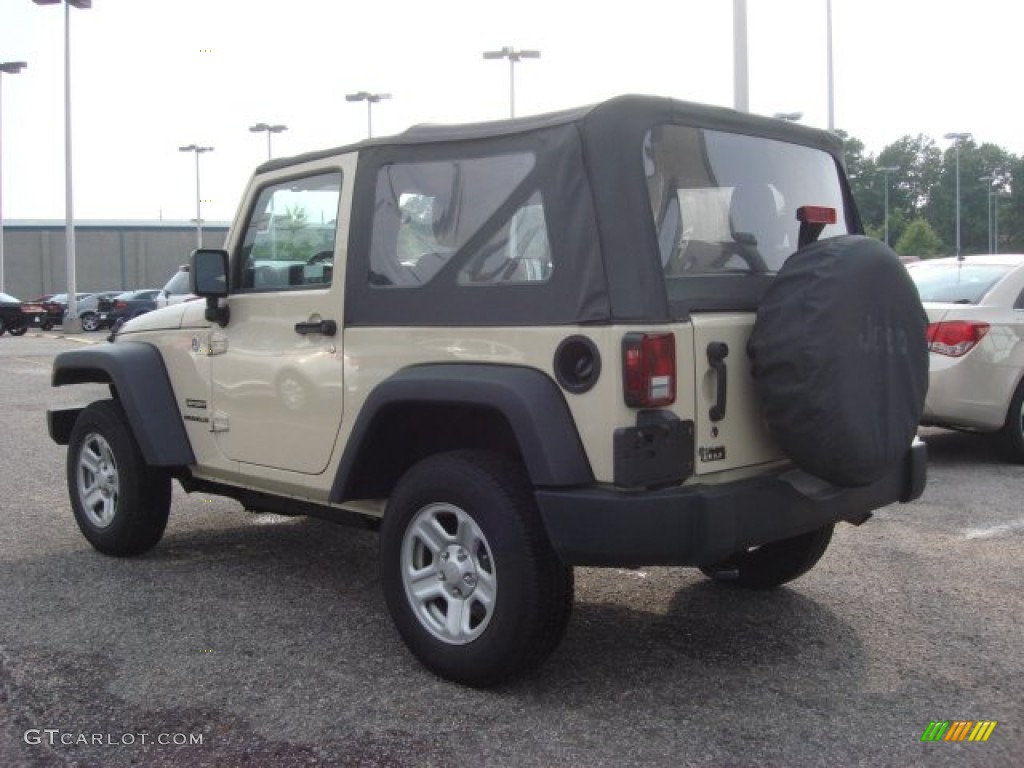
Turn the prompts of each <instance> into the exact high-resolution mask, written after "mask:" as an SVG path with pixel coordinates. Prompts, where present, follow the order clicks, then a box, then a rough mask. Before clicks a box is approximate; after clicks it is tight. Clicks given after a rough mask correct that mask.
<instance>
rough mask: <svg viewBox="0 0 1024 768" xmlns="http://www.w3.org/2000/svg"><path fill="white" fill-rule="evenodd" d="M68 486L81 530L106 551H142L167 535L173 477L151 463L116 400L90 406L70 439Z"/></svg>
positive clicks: (118, 553)
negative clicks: (143, 452)
mask: <svg viewBox="0 0 1024 768" xmlns="http://www.w3.org/2000/svg"><path fill="white" fill-rule="evenodd" d="M67 473H68V491H69V493H70V495H71V507H72V509H73V510H74V513H75V520H76V522H77V523H78V527H79V528H80V529H81V531H82V534H83V535H84V536H85V538H86V539H87V540H88V541H89V543H90V544H92V545H93V546H94V547H95V548H96V549H98V550H99V551H100V552H102V553H104V554H106V555H122V556H125V555H138V554H141V553H143V552H145V551H147V550H149V549H151V548H153V547H154V546H156V543H157V542H158V541H160V538H161V537H162V536H163V533H164V528H165V527H166V525H167V516H168V513H169V511H170V507H171V479H170V476H169V475H167V474H166V473H165V472H162V471H160V470H158V469H154V468H152V467H150V466H148V465H147V464H146V461H145V458H144V457H143V456H142V451H140V450H139V446H138V444H137V443H136V442H135V436H134V435H133V434H132V432H131V429H130V428H129V427H128V420H127V417H126V416H125V414H124V411H123V410H122V409H121V406H120V405H118V404H117V403H116V402H114V401H113V400H100V401H98V402H95V403H93V404H91V405H89V406H88V407H87V408H86V409H85V410H83V411H82V413H81V414H80V415H79V417H78V419H77V420H76V421H75V426H74V429H72V431H71V439H70V441H69V442H68V467H67Z"/></svg>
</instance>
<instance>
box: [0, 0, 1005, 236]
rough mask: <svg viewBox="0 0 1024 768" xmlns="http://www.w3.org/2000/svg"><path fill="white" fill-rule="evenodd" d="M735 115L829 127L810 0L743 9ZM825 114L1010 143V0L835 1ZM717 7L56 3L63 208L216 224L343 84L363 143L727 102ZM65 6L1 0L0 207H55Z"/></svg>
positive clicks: (840, 120) (345, 140)
mask: <svg viewBox="0 0 1024 768" xmlns="http://www.w3.org/2000/svg"><path fill="white" fill-rule="evenodd" d="M747 6H748V22H747V23H748V39H749V54H748V56H749V62H750V111H752V112H756V113H760V114H768V115H771V114H774V113H776V112H802V113H803V115H804V117H803V120H802V122H803V123H805V124H807V125H811V126H816V127H821V128H825V127H827V80H826V58H827V57H826V0H747ZM832 8H833V57H834V64H835V77H834V83H835V114H836V127H837V128H841V129H844V130H846V131H847V132H849V133H850V134H852V135H853V136H856V137H857V138H859V139H861V140H862V141H863V142H864V143H865V144H866V145H867V148H868V150H869V151H870V152H878V151H879V150H881V149H882V148H883V147H884V146H885V145H886V144H888V143H890V142H892V141H895V140H896V139H898V138H900V137H901V136H904V135H907V134H910V135H917V134H919V133H923V134H925V135H928V136H931V137H932V138H934V139H936V140H937V141H938V142H939V145H940V146H943V147H945V146H947V144H948V142H945V141H944V140H943V139H942V136H943V135H944V134H945V133H948V132H951V131H970V132H972V133H973V135H974V137H975V140H976V141H977V142H978V143H985V142H991V143H994V144H998V145H1000V146H1002V147H1004V148H1005V149H1007V150H1009V151H1011V152H1014V153H1016V154H1024V130H1022V128H1024V100H1022V99H1020V98H1019V96H1018V94H1017V88H1016V83H1017V80H1018V79H1019V73H1020V71H1021V65H1020V63H1019V54H1018V52H1017V51H1016V49H1015V44H1016V42H1017V39H1018V38H1019V33H1020V30H1021V29H1024V3H1022V2H1020V0H972V2H969V3H968V2H963V0H832ZM732 41H733V0H674V1H673V2H667V1H663V0H632V2H621V3H620V2H615V3H596V2H593V0H591V1H590V2H580V1H579V0H516V2H514V3H496V2H490V1H489V0H473V1H467V0H433V2H426V1H425V0H358V2H354V3H353V2H351V1H346V0H340V1H339V0H288V1H287V2H278V3H275V2H262V1H260V0H173V1H171V0H94V1H93V8H92V9H90V10H85V11H83V10H77V9H74V8H73V9H71V67H72V85H71V90H72V135H73V153H74V160H73V166H72V167H73V174H74V184H73V189H74V208H75V218H76V219H78V220H86V219H88V220H95V219H143V220H154V219H160V218H163V219H165V220H175V221H184V220H188V219H190V218H194V216H195V204H196V190H195V183H196V182H195V156H194V154H192V153H188V154H186V153H182V152H179V151H178V147H180V146H182V145H188V144H199V145H203V146H212V147H214V151H213V152H210V153H207V154H204V155H202V157H201V161H200V162H201V181H202V199H203V201H204V202H203V210H202V214H203V218H204V220H206V221H230V220H231V218H232V217H233V215H234V211H235V208H236V206H237V204H238V201H239V199H240V197H241V194H242V192H243V190H244V188H245V185H246V183H247V181H248V179H249V177H250V176H251V174H252V171H253V169H254V168H255V167H256V166H257V165H258V164H259V163H261V162H263V161H264V160H265V159H266V151H267V150H266V135H265V134H254V133H250V132H249V130H248V127H249V126H250V125H253V124H255V123H258V122H265V123H283V124H286V125H287V126H288V130H287V131H286V132H284V133H280V134H276V135H274V137H273V150H274V155H275V156H282V155H293V154H298V153H301V152H305V151H310V150H314V149H322V148H326V147H334V146H341V145H344V144H349V143H352V142H356V141H359V140H361V139H363V138H364V137H365V134H366V105H365V103H355V104H353V103H349V102H346V101H345V98H344V96H345V94H346V93H352V92H357V91H363V90H365V91H370V92H378V93H390V94H392V99H391V100H390V101H385V102H381V103H380V104H377V105H374V108H373V129H374V134H375V135H378V136H379V135H386V134H391V133H398V132H401V131H402V130H404V129H405V128H407V127H408V126H410V125H414V124H417V123H424V122H441V123H457V122H465V121H478V120H491V119H499V118H504V117H507V115H508V109H509V65H508V62H507V61H485V60H484V59H483V57H482V52H483V51H484V50H494V49H500V48H501V47H502V46H514V47H516V48H520V49H523V48H527V49H538V50H540V51H541V58H540V59H536V60H527V61H524V62H522V63H521V64H519V65H517V66H516V112H517V114H519V115H524V114H535V113H541V112H547V111H552V110H557V109H562V108H567V107H573V106H579V105H584V104H591V103H595V102H598V101H601V100H603V99H606V98H610V97H612V96H615V95H618V94H622V93H650V94H656V95H661V96H671V97H674V98H679V99H686V100H690V101H697V102H704V103H709V104H717V105H722V106H730V107H731V106H733V104H734V94H733V50H732ZM63 49H64V11H63V9H62V8H61V7H60V6H57V5H54V6H37V5H35V4H34V3H33V2H32V0H0V62H3V61H26V62H28V68H27V69H25V70H24V71H23V72H21V73H20V74H18V75H13V76H12V75H2V76H0V80H2V82H0V89H2V93H0V131H2V146H0V152H2V163H3V164H2V177H0V183H2V184H3V188H2V189H3V198H2V206H3V208H2V210H3V216H4V219H5V220H7V221H8V222H10V221H12V220H24V219H60V220H62V219H63V218H64V53H63Z"/></svg>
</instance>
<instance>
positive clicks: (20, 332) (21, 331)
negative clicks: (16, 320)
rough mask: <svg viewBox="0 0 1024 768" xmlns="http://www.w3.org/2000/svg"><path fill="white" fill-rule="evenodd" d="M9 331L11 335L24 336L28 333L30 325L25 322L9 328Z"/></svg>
mask: <svg viewBox="0 0 1024 768" xmlns="http://www.w3.org/2000/svg"><path fill="white" fill-rule="evenodd" d="M7 332H8V333H9V334H11V336H24V335H25V334H26V333H28V326H27V325H25V324H24V323H23V324H21V325H18V326H15V327H14V328H8V329H7Z"/></svg>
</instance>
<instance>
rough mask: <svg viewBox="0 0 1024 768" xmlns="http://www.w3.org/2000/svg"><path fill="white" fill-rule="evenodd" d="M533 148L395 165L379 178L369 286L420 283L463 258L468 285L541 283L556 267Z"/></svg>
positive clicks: (461, 270) (459, 280)
mask: <svg viewBox="0 0 1024 768" xmlns="http://www.w3.org/2000/svg"><path fill="white" fill-rule="evenodd" d="M534 165H535V158H534V155H533V154H532V153H529V152H521V153H514V154H504V155H495V156H491V157H476V158H459V159H454V160H441V161H426V162H418V163H392V164H389V165H385V166H383V167H382V168H381V169H380V170H379V172H378V175H377V189H376V204H375V207H374V217H373V232H372V241H371V247H370V272H369V278H368V279H369V283H370V285H372V286H373V287H375V288H382V289H392V288H417V287H420V286H424V285H427V284H429V283H431V281H433V280H434V279H435V278H437V277H438V276H439V275H440V274H441V272H442V270H444V268H445V267H446V266H447V265H448V264H449V262H451V261H452V260H453V259H456V258H457V264H456V265H455V266H453V269H457V275H456V276H455V282H456V284H458V285H460V286H465V287H474V286H479V287H484V286H489V285H500V284H516V283H542V282H546V281H547V280H548V278H549V277H550V275H551V272H552V261H551V249H550V246H549V241H548V235H547V223H546V218H545V211H544V198H543V194H542V193H541V191H539V190H537V189H536V188H534V189H532V190H530V189H528V187H529V186H532V185H524V184H523V182H524V181H525V180H526V179H527V177H528V176H529V175H530V173H531V172H532V171H533V169H534Z"/></svg>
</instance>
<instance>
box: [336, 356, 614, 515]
mask: <svg viewBox="0 0 1024 768" xmlns="http://www.w3.org/2000/svg"><path fill="white" fill-rule="evenodd" d="M416 404H423V405H453V406H470V407H478V408H485V409H489V410H492V411H496V412H497V413H499V414H501V415H502V416H503V417H504V418H505V419H506V421H507V422H508V424H509V426H510V428H511V430H512V433H513V435H514V437H515V439H516V441H517V443H518V445H519V450H520V453H521V455H522V457H523V461H524V463H525V465H526V470H527V472H528V474H529V476H530V479H531V480H532V482H533V485H534V486H535V487H566V486H583V485H590V484H592V483H593V482H594V474H593V471H592V469H591V467H590V461H589V460H588V459H587V454H586V451H585V450H584V448H583V443H582V441H581V440H580V436H579V432H578V431H577V428H576V422H575V420H574V419H573V416H572V413H571V412H570V411H569V406H568V404H567V403H566V401H565V397H564V396H563V394H562V391H561V389H559V387H558V385H557V384H556V383H555V382H554V381H553V380H552V379H551V377H550V376H548V375H547V374H545V373H543V372H542V371H539V370H537V369H535V368H527V367H525V366H514V365H498V364H488V363H441V364H428V365H418V366H412V367H409V368H403V369H402V370H400V371H398V372H397V373H395V374H393V375H392V376H390V377H389V378H387V379H385V380H384V381H382V382H381V383H380V384H379V385H377V387H376V388H375V389H374V390H373V392H371V393H370V396H369V397H368V398H367V399H366V402H365V403H364V405H363V407H362V408H361V409H360V411H359V415H358V417H357V418H356V422H355V425H354V426H353V428H352V433H351V436H350V438H349V439H348V441H347V443H346V446H345V451H344V453H343V454H342V457H341V461H340V463H339V465H338V470H337V474H336V476H335V479H334V483H333V486H332V488H331V495H330V500H331V501H332V502H340V501H343V500H345V499H346V498H348V494H349V490H350V488H351V487H352V484H353V479H354V478H353V476H354V473H355V472H357V471H358V467H359V462H360V454H361V452H362V450H363V448H364V447H365V445H366V442H367V438H368V436H369V435H371V434H372V433H373V429H374V422H375V421H376V420H377V418H378V417H380V416H382V415H383V414H385V413H386V412H387V411H388V409H389V408H392V407H394V406H399V405H400V406H410V405H413V406H415V405H416Z"/></svg>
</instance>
